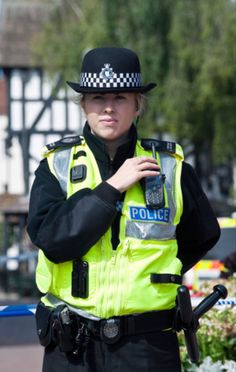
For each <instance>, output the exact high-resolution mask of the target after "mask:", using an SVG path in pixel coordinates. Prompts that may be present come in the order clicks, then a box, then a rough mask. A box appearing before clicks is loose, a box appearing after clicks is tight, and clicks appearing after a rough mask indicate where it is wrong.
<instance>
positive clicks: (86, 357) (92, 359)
mask: <svg viewBox="0 0 236 372" xmlns="http://www.w3.org/2000/svg"><path fill="white" fill-rule="evenodd" d="M133 371H135V372H181V363H180V356H179V346H178V340H177V336H176V333H174V332H172V331H159V332H150V333H146V334H142V335H140V334H139V335H134V336H124V337H122V339H120V340H119V341H118V342H117V343H116V344H113V345H107V344H105V343H104V342H102V341H101V340H100V339H98V338H97V339H96V338H91V339H90V341H89V343H88V345H87V348H86V350H85V351H84V353H83V355H78V356H76V355H73V354H65V353H62V352H60V351H59V349H58V348H57V347H56V348H46V349H45V354H44V360H43V372H133Z"/></svg>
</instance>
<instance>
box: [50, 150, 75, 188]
mask: <svg viewBox="0 0 236 372" xmlns="http://www.w3.org/2000/svg"><path fill="white" fill-rule="evenodd" d="M70 153H71V148H69V149H68V148H67V149H63V150H60V151H56V152H55V154H54V158H53V168H54V170H55V173H56V176H57V179H58V181H59V183H60V185H61V188H62V190H63V191H64V193H65V194H67V182H68V179H70V178H69V177H68V173H69V165H70Z"/></svg>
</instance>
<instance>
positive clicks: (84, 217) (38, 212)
mask: <svg viewBox="0 0 236 372" xmlns="http://www.w3.org/2000/svg"><path fill="white" fill-rule="evenodd" d="M35 176H36V177H35V180H34V183H33V186H32V190H31V196H30V207H29V216H28V222H27V231H28V234H29V236H30V238H31V240H32V242H33V243H34V244H35V245H36V246H38V247H39V248H41V249H42V250H43V251H44V253H45V255H46V256H47V257H48V258H49V259H50V260H51V261H53V262H55V263H58V262H64V261H68V260H72V259H75V258H79V257H82V256H83V255H84V254H85V253H86V252H87V251H88V250H89V249H90V248H91V247H92V246H93V245H94V243H95V242H96V241H97V240H98V239H99V238H100V237H101V236H102V235H104V233H105V232H106V231H107V229H108V228H109V227H110V225H111V223H112V221H113V219H114V217H115V215H116V213H117V212H116V202H117V201H118V200H119V198H120V197H121V194H120V192H119V191H117V190H116V189H114V188H113V187H112V186H110V185H109V184H108V183H106V182H102V183H101V184H99V185H98V186H97V187H96V188H95V189H94V190H90V189H83V190H81V191H78V192H76V193H75V194H73V195H72V196H71V197H69V198H68V199H66V197H65V195H64V194H63V191H62V189H61V187H60V184H59V182H58V180H57V179H56V177H55V176H54V175H53V174H52V173H51V172H50V170H49V167H48V163H47V160H43V161H42V162H41V163H40V165H39V167H38V169H37V170H36V173H35Z"/></svg>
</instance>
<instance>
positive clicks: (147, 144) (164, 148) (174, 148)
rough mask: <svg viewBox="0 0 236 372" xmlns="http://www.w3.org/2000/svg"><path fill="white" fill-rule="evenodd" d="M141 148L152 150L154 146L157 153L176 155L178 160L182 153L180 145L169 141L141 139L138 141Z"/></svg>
mask: <svg viewBox="0 0 236 372" xmlns="http://www.w3.org/2000/svg"><path fill="white" fill-rule="evenodd" d="M140 143H141V146H142V147H143V148H144V149H145V150H152V145H153V144H154V145H155V150H156V151H157V152H167V153H170V154H172V155H177V156H179V157H180V158H183V151H182V148H181V146H180V145H178V144H177V143H175V142H171V141H160V140H157V139H154V138H153V139H152V138H143V139H141V141H140Z"/></svg>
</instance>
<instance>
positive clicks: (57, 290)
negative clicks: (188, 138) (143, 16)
mask: <svg viewBox="0 0 236 372" xmlns="http://www.w3.org/2000/svg"><path fill="white" fill-rule="evenodd" d="M68 84H69V85H70V87H71V88H72V89H74V90H75V91H76V92H77V93H79V95H80V103H81V105H82V108H83V110H84V113H85V116H86V123H85V126H84V129H83V136H75V137H67V138H64V139H61V140H59V141H57V142H55V143H52V144H49V145H47V146H46V147H45V148H44V159H43V160H42V161H41V163H40V165H39V167H38V169H37V170H36V178H35V181H34V184H33V187H32V191H31V199H30V209H29V218H28V233H29V235H30V237H31V239H32V242H33V243H34V244H35V245H36V246H38V247H39V248H40V249H39V260H38V267H37V273H36V281H37V285H38V288H39V290H40V291H41V292H43V293H44V296H43V297H42V299H41V301H40V303H39V305H38V309H37V314H36V318H37V330H38V334H39V338H40V342H41V343H42V345H44V346H45V354H44V362H43V371H44V372H54V371H55V372H60V371H78V372H81V371H93V372H94V371H101V372H111V371H112V372H118V371H122V372H128V371H129V372H131V371H133V370H135V371H137V372H138V371H142V372H144V371H146V372H147V371H152V372H154V371H155V372H156V371H161V372H164V371H171V372H172V371H175V372H177V371H180V370H181V363H180V357H179V348H178V342H177V336H176V333H175V330H174V317H175V300H176V291H177V288H178V286H179V285H180V284H181V281H182V276H183V274H184V273H185V272H186V271H187V270H188V269H190V268H191V267H192V266H193V265H194V264H195V263H196V262H197V261H198V260H199V259H200V258H201V257H203V256H204V254H205V253H206V252H207V251H208V250H209V249H210V248H212V247H213V246H214V244H215V243H216V242H217V240H218V238H219V235H220V230H219V226H218V223H217V220H216V218H215V216H214V213H213V211H212V209H211V207H210V205H209V202H208V200H207V198H206V196H205V194H204V192H203V190H202V188H201V186H200V183H199V181H198V179H197V177H196V175H195V173H194V171H193V169H192V167H191V166H190V165H189V164H187V163H186V162H184V161H183V152H182V149H181V147H180V146H179V145H177V144H175V143H172V142H163V141H158V140H156V139H148V140H147V139H146V140H145V139H141V140H140V139H138V137H137V131H136V125H135V122H136V120H137V118H138V117H139V116H140V112H141V110H142V106H143V101H144V98H145V97H144V96H145V94H146V93H147V92H148V91H150V90H151V89H153V88H154V87H155V85H156V84H154V83H150V84H147V85H144V84H142V81H141V72H140V64H139V59H138V57H137V55H136V54H135V53H134V52H133V51H131V50H129V49H125V48H96V49H93V50H91V51H89V52H88V53H87V54H86V55H85V57H84V60H83V63H82V68H81V77H80V82H79V83H75V82H68Z"/></svg>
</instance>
